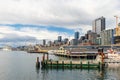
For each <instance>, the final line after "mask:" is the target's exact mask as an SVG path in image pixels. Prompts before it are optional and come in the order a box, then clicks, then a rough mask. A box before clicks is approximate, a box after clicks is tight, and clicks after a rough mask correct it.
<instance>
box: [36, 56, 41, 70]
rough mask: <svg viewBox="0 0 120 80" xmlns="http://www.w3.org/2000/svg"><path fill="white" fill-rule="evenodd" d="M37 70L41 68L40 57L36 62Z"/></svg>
mask: <svg viewBox="0 0 120 80" xmlns="http://www.w3.org/2000/svg"><path fill="white" fill-rule="evenodd" d="M36 68H40V62H39V57H37V61H36Z"/></svg>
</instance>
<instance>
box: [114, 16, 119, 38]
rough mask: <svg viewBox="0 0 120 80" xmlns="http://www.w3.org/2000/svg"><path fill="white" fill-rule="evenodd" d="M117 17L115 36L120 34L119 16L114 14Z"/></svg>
mask: <svg viewBox="0 0 120 80" xmlns="http://www.w3.org/2000/svg"><path fill="white" fill-rule="evenodd" d="M114 17H115V18H116V32H115V36H120V33H119V27H118V18H119V17H118V16H114Z"/></svg>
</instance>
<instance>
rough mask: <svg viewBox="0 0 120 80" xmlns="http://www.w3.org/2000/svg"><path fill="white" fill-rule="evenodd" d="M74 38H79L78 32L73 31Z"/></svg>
mask: <svg viewBox="0 0 120 80" xmlns="http://www.w3.org/2000/svg"><path fill="white" fill-rule="evenodd" d="M74 38H75V39H77V40H78V39H79V32H75V36H74Z"/></svg>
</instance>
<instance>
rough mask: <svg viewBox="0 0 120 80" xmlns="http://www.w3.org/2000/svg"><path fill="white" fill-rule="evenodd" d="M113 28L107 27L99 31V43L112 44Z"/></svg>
mask: <svg viewBox="0 0 120 80" xmlns="http://www.w3.org/2000/svg"><path fill="white" fill-rule="evenodd" d="M113 35H114V30H113V29H108V30H103V31H102V32H101V33H100V37H101V45H110V44H114V37H113Z"/></svg>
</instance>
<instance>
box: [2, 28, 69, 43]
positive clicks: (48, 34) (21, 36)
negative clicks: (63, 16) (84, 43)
mask: <svg viewBox="0 0 120 80" xmlns="http://www.w3.org/2000/svg"><path fill="white" fill-rule="evenodd" d="M0 30H1V31H0V44H3V43H4V44H15V43H16V44H18V45H20V44H23V43H25V42H27V43H29V44H30V43H31V44H33V43H34V44H36V42H37V43H40V44H42V40H43V39H46V40H47V41H48V40H52V41H53V40H56V39H57V36H58V35H61V36H62V38H63V39H64V38H66V37H69V36H70V35H69V34H67V33H66V32H62V33H60V32H57V31H50V30H48V29H47V28H40V27H19V28H16V27H10V26H2V27H0Z"/></svg>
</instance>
